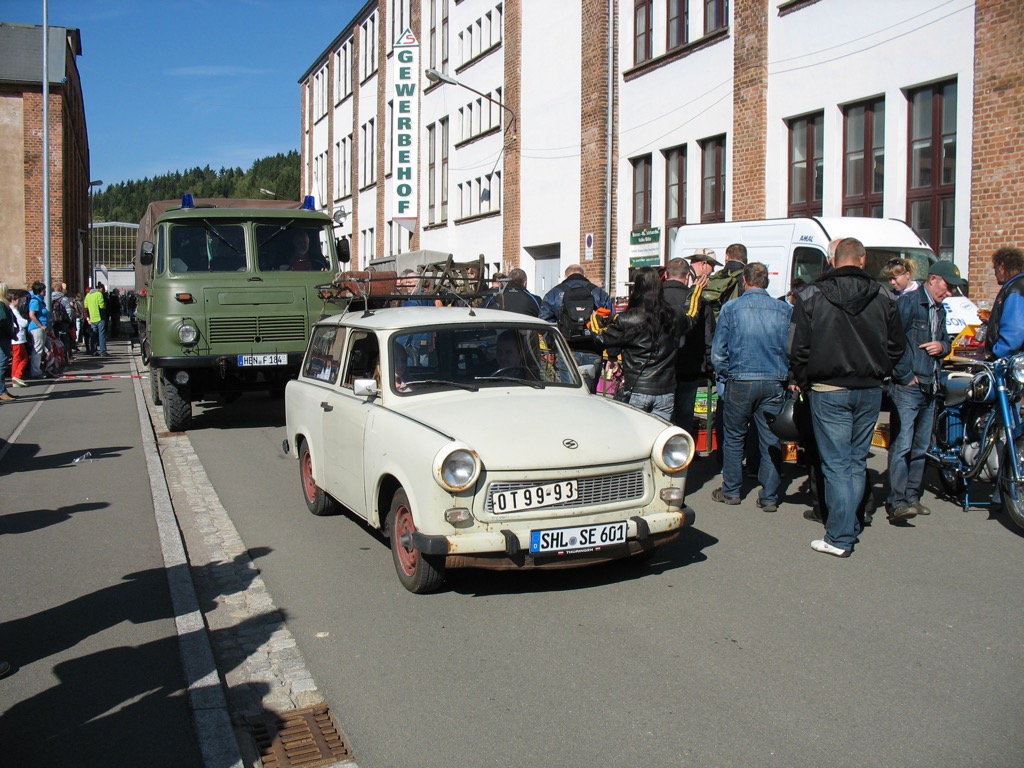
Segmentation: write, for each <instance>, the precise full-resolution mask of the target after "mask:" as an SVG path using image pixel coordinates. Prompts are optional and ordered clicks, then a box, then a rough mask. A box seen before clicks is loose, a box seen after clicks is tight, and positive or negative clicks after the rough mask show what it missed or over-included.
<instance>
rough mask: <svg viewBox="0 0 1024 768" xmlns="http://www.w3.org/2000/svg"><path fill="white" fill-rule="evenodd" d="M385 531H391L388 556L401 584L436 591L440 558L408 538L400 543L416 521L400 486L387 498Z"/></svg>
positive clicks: (441, 569)
mask: <svg viewBox="0 0 1024 768" xmlns="http://www.w3.org/2000/svg"><path fill="white" fill-rule="evenodd" d="M388 531H389V532H390V535H391V557H392V558H393V559H394V561H395V570H396V571H397V572H398V580H399V581H400V582H402V586H403V587H405V588H406V589H408V590H409V591H410V592H415V593H416V594H418V595H423V594H426V593H428V592H436V591H437V590H438V589H439V588H440V587H441V584H442V583H443V582H444V558H443V557H438V556H436V555H424V554H423V553H422V552H420V551H419V550H418V549H415V548H413V547H412V546H411V542H408V544H409V545H408V546H406V545H404V544H403V543H402V539H403V538H406V539H408V537H411V536H412V534H413V533H415V532H416V524H415V522H413V519H412V509H411V508H410V507H409V497H408V496H407V495H406V493H405V491H403V490H401V489H399V490H398V491H397V492H396V493H395V498H394V499H392V501H391V511H390V512H389V513H388Z"/></svg>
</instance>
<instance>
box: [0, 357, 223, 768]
mask: <svg viewBox="0 0 1024 768" xmlns="http://www.w3.org/2000/svg"><path fill="white" fill-rule="evenodd" d="M109 351H110V353H111V356H110V357H108V358H103V359H99V358H91V357H85V356H83V357H80V358H78V360H77V361H75V362H73V363H71V364H70V365H69V366H68V368H67V370H66V371H65V375H64V377H63V378H61V379H58V380H45V381H34V382H30V386H29V387H26V388H16V389H13V390H12V392H13V394H15V395H16V396H17V397H18V401H17V402H8V403H2V404H0V478H2V480H0V574H2V577H3V578H2V581H0V584H2V598H0V660H6V661H9V662H10V663H11V666H12V671H11V673H10V674H9V675H8V676H7V677H5V678H3V679H2V680H0V744H2V745H3V746H2V747H0V755H2V756H0V764H3V765H5V766H7V765H10V766H45V767H46V768H60V767H63V766H75V767H76V768H81V767H82V766H119V765H124V766H137V765H146V766H201V765H204V764H205V765H206V768H227V767H228V766H232V765H238V764H240V763H239V761H238V752H237V745H236V744H235V743H234V739H233V738H232V739H231V740H230V741H231V743H230V744H227V743H225V742H223V741H219V742H218V741H216V740H214V741H211V739H210V733H211V729H210V725H211V723H214V724H216V723H218V722H220V721H221V720H223V721H226V720H227V716H226V714H225V713H224V711H223V692H222V690H221V686H220V681H219V678H218V677H217V671H216V669H215V668H213V667H212V657H210V656H209V642H208V640H207V637H206V629H205V626H204V624H203V620H202V614H201V613H200V610H201V609H202V606H199V605H198V604H196V603H195V593H194V589H193V587H192V581H191V577H190V576H189V573H188V563H187V561H186V560H185V556H184V551H183V549H181V541H180V537H179V534H178V530H177V527H176V524H175V523H174V518H173V513H172V512H170V504H169V500H168V501H164V499H163V498H162V497H166V487H165V486H164V485H163V477H162V472H159V471H157V472H154V469H153V464H154V460H155V462H156V467H157V470H159V459H158V457H156V451H155V449H154V447H153V443H152V434H151V433H149V434H146V432H145V431H144V430H142V429H140V409H141V413H142V414H143V424H145V427H146V428H148V417H146V416H145V410H144V408H145V406H144V403H143V401H142V389H141V387H140V386H138V385H139V384H140V382H139V380H137V379H134V378H132V373H133V369H132V365H131V347H130V344H129V342H127V341H125V340H115V341H112V342H111V343H110V345H109ZM87 453H88V454H91V456H89V457H88V458H85V459H82V460H80V461H78V462H77V463H76V459H78V458H79V457H82V456H84V455H85V454H87ZM165 507H166V509H165ZM168 513H170V515H169V518H168ZM174 539H177V547H178V551H175V550H174V546H173V544H174ZM190 594H191V600H192V605H191V606H190V605H189V599H190ZM204 645H205V648H206V656H204V655H203V653H202V648H203V646H204ZM182 648H184V649H185V650H184V651H182V650H181V649H182ZM183 658H184V659H185V661H186V664H187V665H188V666H189V667H190V668H189V669H188V670H187V671H185V670H183V661H182V660H183ZM206 659H210V661H206ZM186 678H188V680H189V681H191V688H190V687H189V683H188V682H186ZM218 697H219V698H218ZM218 701H219V702H220V704H218ZM213 732H216V727H215V726H214V728H213ZM228 732H229V733H230V728H229V731H228ZM221 735H223V731H221ZM232 750H233V751H232Z"/></svg>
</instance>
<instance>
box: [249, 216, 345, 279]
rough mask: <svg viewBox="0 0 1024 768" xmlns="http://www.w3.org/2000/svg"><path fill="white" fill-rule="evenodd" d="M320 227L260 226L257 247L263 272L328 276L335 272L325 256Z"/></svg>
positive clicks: (303, 225) (300, 225)
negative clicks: (327, 274) (299, 272)
mask: <svg viewBox="0 0 1024 768" xmlns="http://www.w3.org/2000/svg"><path fill="white" fill-rule="evenodd" d="M323 233H324V228H323V227H322V226H320V225H315V226H310V225H308V224H303V223H302V222H295V221H290V222H288V223H287V224H284V225H281V224H257V225H256V243H257V248H258V249H259V254H258V262H259V267H260V271H262V272H279V271H284V272H288V271H293V272H294V271H304V272H328V271H332V270H333V269H334V265H333V264H331V262H330V258H329V254H327V253H325V252H324V247H323V240H322V235H323Z"/></svg>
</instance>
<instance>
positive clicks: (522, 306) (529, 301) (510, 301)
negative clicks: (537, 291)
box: [484, 283, 540, 317]
mask: <svg viewBox="0 0 1024 768" xmlns="http://www.w3.org/2000/svg"><path fill="white" fill-rule="evenodd" d="M484 306H485V307H488V308H490V309H505V310H508V311H509V312H518V313H519V314H521V315H530V316H531V317H537V316H539V315H540V297H539V296H535V295H533V294H532V293H530V292H529V291H528V290H526V288H524V287H523V286H521V285H516V284H515V283H509V284H508V285H507V286H505V290H504V291H501V292H499V293H496V294H494V295H493V296H491V297H490V298H489V299H488V300H487V302H486V303H485V304H484Z"/></svg>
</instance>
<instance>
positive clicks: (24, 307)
mask: <svg viewBox="0 0 1024 768" xmlns="http://www.w3.org/2000/svg"><path fill="white" fill-rule="evenodd" d="M30 298H32V294H31V293H26V294H25V295H24V296H22V297H21V298H20V299H18V305H17V306H18V314H19V315H21V316H22V317H23V318H25V319H26V320H28V300H29V299H30Z"/></svg>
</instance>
